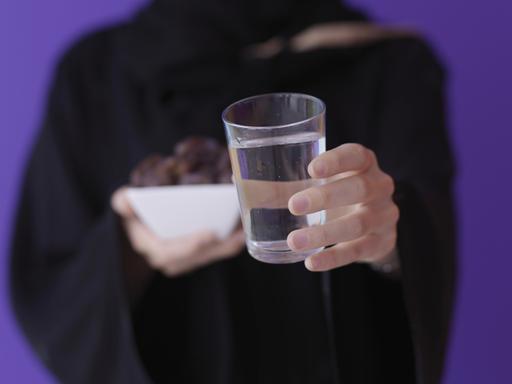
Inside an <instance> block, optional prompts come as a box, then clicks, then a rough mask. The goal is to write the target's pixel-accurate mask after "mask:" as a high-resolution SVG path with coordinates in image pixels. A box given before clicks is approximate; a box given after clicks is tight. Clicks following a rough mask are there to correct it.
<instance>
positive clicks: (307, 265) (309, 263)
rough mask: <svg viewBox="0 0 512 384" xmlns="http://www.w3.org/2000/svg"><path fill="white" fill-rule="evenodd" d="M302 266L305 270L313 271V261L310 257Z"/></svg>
mask: <svg viewBox="0 0 512 384" xmlns="http://www.w3.org/2000/svg"><path fill="white" fill-rule="evenodd" d="M304 265H305V266H306V268H307V269H308V270H310V271H315V265H314V263H313V259H312V258H311V257H308V258H307V259H306V261H305V262H304Z"/></svg>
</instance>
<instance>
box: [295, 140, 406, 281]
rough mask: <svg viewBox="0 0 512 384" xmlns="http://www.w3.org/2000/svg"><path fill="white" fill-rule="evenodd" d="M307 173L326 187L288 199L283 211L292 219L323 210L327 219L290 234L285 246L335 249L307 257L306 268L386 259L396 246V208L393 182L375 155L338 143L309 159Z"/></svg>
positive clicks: (374, 261) (306, 191)
mask: <svg viewBox="0 0 512 384" xmlns="http://www.w3.org/2000/svg"><path fill="white" fill-rule="evenodd" d="M308 172H309V174H310V175H311V177H313V178H316V179H327V183H325V184H323V185H319V186H316V187H312V188H309V189H306V190H304V191H301V192H298V193H296V194H295V195H293V196H292V197H291V198H290V200H289V204H288V206H289V209H290V211H291V212H292V213H293V214H294V215H304V214H307V213H312V212H316V211H321V210H327V216H328V220H327V222H326V223H325V224H324V225H320V226H315V227H310V228H304V229H299V230H296V231H293V232H291V233H290V234H289V236H288V245H289V246H290V248H291V249H293V250H301V251H302V250H308V249H315V248H319V247H322V246H328V245H332V244H335V245H334V246H333V247H330V248H327V249H325V250H323V251H321V252H319V253H317V254H314V255H312V256H310V257H308V258H307V259H306V267H307V268H308V269H309V270H311V271H326V270H330V269H333V268H338V267H341V266H343V265H347V264H350V263H353V262H367V263H375V264H381V263H383V262H384V261H387V259H388V257H389V255H390V254H391V253H392V251H393V249H394V247H395V244H396V223H397V221H398V217H399V210H398V207H397V206H396V205H395V203H394V202H393V200H392V194H393V191H394V182H393V179H392V178H391V177H390V176H389V175H387V174H386V173H384V172H383V171H382V170H381V169H380V168H379V165H378V163H377V158H376V157H375V154H374V153H373V152H372V151H371V150H369V149H367V148H365V147H363V146H362V145H359V144H344V145H341V146H339V147H337V148H335V149H332V150H330V151H327V152H325V153H323V154H321V155H320V156H318V157H317V158H315V159H314V160H313V161H312V162H311V163H310V164H309V167H308ZM333 212H335V213H336V214H335V216H336V217H334V218H332V217H330V216H332V213H333Z"/></svg>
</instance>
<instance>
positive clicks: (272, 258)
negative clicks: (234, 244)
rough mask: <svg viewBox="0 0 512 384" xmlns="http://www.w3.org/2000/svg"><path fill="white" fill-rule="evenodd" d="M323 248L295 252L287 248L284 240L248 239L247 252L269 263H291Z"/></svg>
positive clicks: (304, 258) (302, 259)
mask: <svg viewBox="0 0 512 384" xmlns="http://www.w3.org/2000/svg"><path fill="white" fill-rule="evenodd" d="M322 249H323V248H318V249H312V250H308V251H303V252H295V251H292V250H291V249H290V248H288V243H287V242H286V240H280V241H248V242H247V250H248V251H249V254H250V255H251V256H252V257H254V258H255V259H256V260H258V261H262V262H264V263H269V264H291V263H298V262H299V261H304V260H306V258H307V257H308V256H311V255H314V254H315V253H318V252H320V251H321V250H322Z"/></svg>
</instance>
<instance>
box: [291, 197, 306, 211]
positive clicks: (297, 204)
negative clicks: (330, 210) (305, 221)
mask: <svg viewBox="0 0 512 384" xmlns="http://www.w3.org/2000/svg"><path fill="white" fill-rule="evenodd" d="M292 207H293V210H294V211H295V212H297V213H301V212H305V211H307V209H308V208H309V199H308V198H307V197H306V196H297V197H294V198H293V200H292Z"/></svg>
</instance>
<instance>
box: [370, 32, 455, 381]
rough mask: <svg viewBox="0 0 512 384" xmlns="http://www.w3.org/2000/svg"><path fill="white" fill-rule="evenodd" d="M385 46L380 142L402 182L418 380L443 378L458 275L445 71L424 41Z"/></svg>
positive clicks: (404, 259) (405, 268)
mask: <svg viewBox="0 0 512 384" xmlns="http://www.w3.org/2000/svg"><path fill="white" fill-rule="evenodd" d="M387 48H388V49H387V50H386V55H388V56H387V57H386V58H385V60H384V62H385V63H386V64H385V66H383V68H382V70H383V71H384V74H385V75H384V76H382V86H381V94H380V98H379V105H380V107H379V108H380V110H379V113H378V114H377V116H378V122H377V126H378V129H379V134H378V137H377V140H376V142H375V143H374V146H375V151H376V153H377V156H378V158H379V159H382V161H381V166H382V168H383V170H385V171H386V172H388V173H390V174H391V176H392V177H393V178H394V180H395V182H396V193H395V201H396V202H397V204H398V206H399V208H400V220H399V223H398V246H397V247H398V254H399V256H400V262H401V273H402V286H403V290H404V296H405V304H406V307H407V312H408V317H409V321H410V327H411V331H412V339H413V344H414V348H415V361H416V371H417V375H418V382H419V383H423V384H427V383H428V384H430V383H439V382H440V380H441V377H442V371H443V365H444V358H445V353H446V346H447V340H448V336H449V328H450V322H451V315H452V309H453V299H454V286H455V277H456V276H455V275H456V251H455V242H456V233H455V220H454V211H455V208H454V202H453V196H452V182H453V176H454V168H455V166H454V160H453V156H452V151H451V148H450V143H449V137H448V132H447V129H446V123H445V119H446V116H445V100H444V72H443V70H442V67H441V66H440V64H439V62H438V61H437V59H436V58H435V56H434V54H433V53H432V51H431V49H430V48H429V47H428V46H427V45H426V44H425V43H424V42H422V41H419V40H413V39H411V40H404V41H399V42H393V43H389V46H388V47H387Z"/></svg>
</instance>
